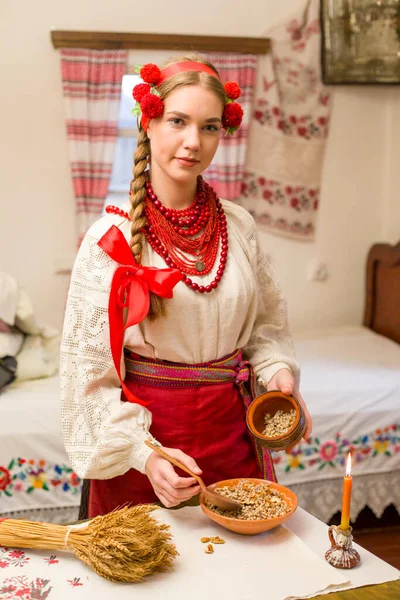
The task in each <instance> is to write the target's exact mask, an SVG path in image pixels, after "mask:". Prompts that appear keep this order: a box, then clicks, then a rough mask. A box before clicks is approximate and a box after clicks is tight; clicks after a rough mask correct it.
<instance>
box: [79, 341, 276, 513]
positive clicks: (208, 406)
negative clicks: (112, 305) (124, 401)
mask: <svg viewBox="0 0 400 600" xmlns="http://www.w3.org/2000/svg"><path fill="white" fill-rule="evenodd" d="M125 364H126V377H125V384H126V385H127V386H128V388H129V389H130V390H131V391H132V393H133V394H135V396H136V397H138V398H140V399H142V400H146V401H150V402H151V404H150V405H149V407H148V408H149V410H150V411H151V413H152V417H153V419H152V425H151V429H150V431H151V433H152V435H153V436H154V437H155V438H156V439H157V440H158V441H159V442H160V443H161V444H162V445H163V446H166V447H168V448H179V449H180V450H182V451H183V452H185V453H186V454H188V455H189V456H191V457H192V458H194V459H195V461H196V462H197V464H198V465H199V467H200V468H201V469H202V471H203V474H202V478H203V479H204V481H205V483H206V485H209V484H210V483H214V482H216V481H221V480H223V479H230V478H235V477H256V478H267V479H269V480H272V481H276V477H275V472H274V469H273V464H272V461H271V457H270V455H269V453H268V452H266V451H262V449H261V448H258V447H257V446H256V444H255V442H254V439H253V437H252V436H251V434H250V433H249V431H248V429H247V425H246V408H247V405H248V403H249V402H250V401H251V393H250V387H251V386H250V385H249V383H250V382H249V378H250V379H251V377H252V372H251V367H250V365H249V364H248V363H244V362H243V361H242V355H241V352H240V351H236V352H235V353H233V354H232V355H229V356H228V357H225V358H224V359H222V360H220V361H212V362H210V363H206V364H204V365H183V364H176V363H168V362H166V361H158V360H150V359H145V358H143V357H139V356H137V355H134V354H133V353H130V352H126V353H125ZM177 472H178V474H179V475H180V476H184V477H187V474H186V473H184V472H182V471H180V469H177ZM153 502H159V499H158V498H157V496H156V495H155V493H154V490H153V487H152V485H151V483H150V481H149V479H148V477H147V476H146V475H143V474H142V473H140V472H139V471H137V470H135V469H130V470H129V471H127V472H126V473H125V474H124V475H121V476H118V477H114V478H113V479H102V480H99V479H92V480H91V481H90V492H89V501H88V516H89V517H94V516H97V515H100V514H105V513H108V512H110V511H111V510H113V509H115V508H117V507H119V506H121V505H135V504H141V503H153Z"/></svg>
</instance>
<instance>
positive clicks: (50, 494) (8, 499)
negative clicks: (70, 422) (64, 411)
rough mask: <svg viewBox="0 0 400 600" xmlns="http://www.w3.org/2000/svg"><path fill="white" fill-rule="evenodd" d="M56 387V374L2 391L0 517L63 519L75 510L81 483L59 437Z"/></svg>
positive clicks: (0, 407)
mask: <svg viewBox="0 0 400 600" xmlns="http://www.w3.org/2000/svg"><path fill="white" fill-rule="evenodd" d="M59 385H60V384H59V378H58V376H54V377H49V378H44V379H37V380H34V381H24V382H20V383H13V384H12V385H11V386H9V387H8V388H7V389H6V391H5V392H3V394H0V516H1V515H4V514H9V513H10V512H13V513H14V512H17V513H18V516H23V517H24V518H33V517H35V518H37V517H39V518H47V519H51V520H55V521H59V522H63V521H66V520H69V519H70V517H71V516H76V514H77V510H78V507H79V501H80V486H81V482H80V481H79V479H78V477H77V476H76V475H75V474H74V473H73V471H72V469H70V468H69V465H68V459H67V455H66V452H65V449H64V444H63V441H62V436H61V422H60V391H59ZM22 511H25V512H22Z"/></svg>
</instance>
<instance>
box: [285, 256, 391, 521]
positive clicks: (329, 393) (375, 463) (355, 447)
mask: <svg viewBox="0 0 400 600" xmlns="http://www.w3.org/2000/svg"><path fill="white" fill-rule="evenodd" d="M366 288H367V290H366V292H367V293H366V306H365V317H364V324H363V326H360V327H355V326H347V327H336V328H332V329H324V328H319V329H318V330H316V331H307V332H305V333H303V334H298V335H297V336H295V342H296V350H297V355H298V359H299V362H300V365H301V368H302V383H301V391H302V395H303V397H304V399H305V401H306V403H307V406H308V408H309V411H310V413H311V415H312V417H313V432H312V436H311V438H310V439H309V440H307V441H302V442H301V443H300V444H299V445H297V446H296V447H295V448H294V449H293V451H292V452H291V453H290V454H288V455H287V454H283V453H279V454H275V455H274V462H275V468H276V472H277V477H278V480H279V481H280V483H282V484H283V485H287V486H288V487H289V488H290V489H292V490H293V491H294V492H295V493H296V494H297V496H298V498H299V504H300V506H302V507H303V508H305V509H306V510H307V511H308V512H310V513H312V514H313V515H314V516H316V517H318V518H320V519H321V520H323V521H325V522H328V521H329V520H330V519H331V518H332V516H333V515H334V514H335V513H336V512H337V511H339V510H340V505H341V486H342V478H343V475H344V462H345V458H346V456H347V453H348V452H349V450H351V452H352V456H353V470H352V475H353V495H352V505H351V519H352V521H354V520H355V519H356V517H357V516H358V515H359V513H360V512H361V510H362V509H363V508H364V507H366V506H368V507H369V508H370V509H371V510H372V511H373V512H374V514H375V515H376V517H378V518H380V517H381V515H382V514H383V512H384V510H385V508H386V507H388V506H390V505H393V506H394V507H395V508H396V509H397V511H398V512H399V513H400V244H398V245H397V246H390V245H388V244H377V245H375V246H373V247H372V248H371V250H370V252H369V256H368V261H367V273H366Z"/></svg>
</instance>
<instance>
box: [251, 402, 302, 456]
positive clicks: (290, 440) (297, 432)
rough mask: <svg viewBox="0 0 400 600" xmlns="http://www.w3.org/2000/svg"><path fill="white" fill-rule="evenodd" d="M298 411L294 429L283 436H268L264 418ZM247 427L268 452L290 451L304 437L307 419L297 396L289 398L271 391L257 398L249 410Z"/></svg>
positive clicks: (291, 428)
mask: <svg viewBox="0 0 400 600" xmlns="http://www.w3.org/2000/svg"><path fill="white" fill-rule="evenodd" d="M293 409H294V410H295V411H296V419H295V422H294V423H293V425H292V427H290V429H288V431H286V432H285V433H284V434H283V435H281V436H274V437H272V436H266V435H264V434H263V431H264V429H265V424H264V417H265V414H266V413H269V414H270V415H274V414H275V413H276V411H278V410H282V411H284V412H289V411H290V410H293ZM246 418H247V427H248V428H249V430H250V432H251V433H252V435H253V436H254V437H255V438H256V440H257V441H258V442H259V443H260V444H261V445H262V446H264V447H265V448H268V450H275V451H276V452H278V451H279V450H288V451H289V450H290V449H291V448H292V447H293V446H295V445H296V444H297V443H298V442H299V441H300V440H301V438H302V437H303V435H304V432H305V430H306V418H305V415H304V411H303V410H302V408H301V406H300V403H299V401H298V400H297V398H296V397H295V396H287V395H286V394H283V393H282V392H279V391H270V392H266V393H265V394H261V395H260V396H257V398H255V399H254V400H253V402H252V403H251V404H250V406H249V408H248V410H247V416H246Z"/></svg>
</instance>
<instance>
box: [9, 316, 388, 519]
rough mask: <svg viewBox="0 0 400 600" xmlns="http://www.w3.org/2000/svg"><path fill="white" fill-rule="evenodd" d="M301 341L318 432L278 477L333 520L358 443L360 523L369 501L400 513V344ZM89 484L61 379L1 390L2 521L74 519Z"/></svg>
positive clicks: (279, 468) (332, 338) (341, 333)
mask: <svg viewBox="0 0 400 600" xmlns="http://www.w3.org/2000/svg"><path fill="white" fill-rule="evenodd" d="M295 339H296V349H297V355H298V359H299V362H300V365H301V367H302V381H301V391H302V394H303V397H304V399H305V401H306V402H307V405H308V408H309V410H310V413H311V415H312V417H313V421H314V426H313V433H312V437H311V439H310V440H309V443H306V442H302V443H301V444H300V445H299V446H297V447H296V448H295V449H294V450H293V452H292V454H290V455H287V454H285V453H279V454H275V456H274V460H275V468H276V472H277V476H278V480H279V481H280V482H281V483H283V484H284V485H287V486H288V487H290V488H291V489H293V491H294V492H295V493H296V494H297V495H298V497H299V502H300V505H301V506H303V508H305V509H306V510H308V511H309V512H311V513H312V514H314V515H315V516H317V517H319V518H320V519H322V520H325V521H327V520H329V518H330V517H331V516H332V515H333V514H334V513H335V512H336V511H337V510H340V503H341V483H342V477H343V474H344V461H345V458H346V455H347V452H348V451H349V449H350V448H351V447H352V448H353V449H354V459H355V460H354V466H353V476H354V483H353V497H352V518H353V519H354V518H355V517H356V516H357V514H358V513H359V511H360V510H361V509H362V508H363V507H364V506H365V505H369V506H370V508H372V509H373V510H374V512H375V513H376V514H377V516H380V515H381V514H382V512H383V510H384V508H385V507H386V506H387V505H389V504H391V503H393V504H394V505H395V506H396V507H397V509H398V510H399V512H400V345H398V344H396V343H395V342H392V341H390V340H388V339H386V338H384V337H382V336H379V335H377V334H375V333H373V332H372V331H370V330H369V329H366V328H363V327H340V328H335V329H319V330H318V331H315V332H310V331H308V332H306V333H304V334H301V335H296V336H295ZM21 459H22V460H21ZM22 461H25V462H22ZM80 486H81V482H80V481H79V479H78V478H77V476H76V475H75V474H74V473H73V472H72V470H71V469H70V468H69V466H68V459H67V455H66V452H65V449H64V445H63V441H62V436H61V423H60V395H59V379H58V376H55V377H51V378H45V379H39V380H35V381H26V382H21V383H14V384H12V385H11V386H10V387H9V388H8V389H7V391H6V392H4V393H3V394H0V516H1V515H4V514H9V513H10V512H14V513H15V512H16V513H18V516H24V517H26V516H27V514H29V515H30V516H31V517H32V516H34V517H35V518H42V519H47V520H50V519H51V520H54V521H58V522H65V521H70V520H73V518H74V517H76V515H77V510H78V506H79V501H80ZM23 511H29V512H28V513H26V512H25V513H24V512H23ZM46 511H47V512H46Z"/></svg>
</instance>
